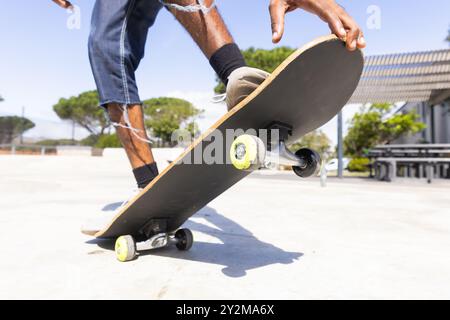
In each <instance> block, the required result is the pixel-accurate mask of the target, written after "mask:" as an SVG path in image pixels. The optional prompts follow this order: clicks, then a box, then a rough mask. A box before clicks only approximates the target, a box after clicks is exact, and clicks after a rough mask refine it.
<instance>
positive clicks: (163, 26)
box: [0, 0, 450, 140]
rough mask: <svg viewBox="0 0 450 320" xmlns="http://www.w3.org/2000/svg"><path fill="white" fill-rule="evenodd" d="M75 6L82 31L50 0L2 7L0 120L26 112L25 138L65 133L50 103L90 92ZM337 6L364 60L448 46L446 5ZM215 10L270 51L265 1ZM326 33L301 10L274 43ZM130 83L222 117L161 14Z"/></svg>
mask: <svg viewBox="0 0 450 320" xmlns="http://www.w3.org/2000/svg"><path fill="white" fill-rule="evenodd" d="M74 3H75V4H77V5H78V6H80V8H81V28H80V29H75V30H70V29H68V28H67V27H66V22H67V19H68V17H69V14H68V13H67V12H65V11H64V10H62V9H60V8H59V7H57V6H56V5H54V4H53V3H52V2H51V1H50V0H40V1H35V0H25V1H3V2H2V6H1V10H0V36H1V39H2V42H3V45H2V47H1V50H0V70H1V76H0V94H1V95H2V96H3V97H4V98H5V102H3V103H0V114H20V113H21V109H22V106H25V107H26V115H27V116H29V117H30V118H32V119H33V120H34V121H35V122H37V123H38V125H40V127H41V128H40V129H39V130H38V129H35V130H34V132H31V133H29V134H31V135H35V136H38V135H42V136H44V135H47V136H52V135H66V134H68V133H69V132H70V130H67V127H66V126H61V125H59V121H58V118H57V117H56V115H55V114H54V113H53V111H52V105H53V104H55V103H56V102H57V101H58V99H59V98H60V97H69V96H72V95H77V94H79V93H81V92H83V91H85V90H91V89H94V88H95V85H94V81H93V78H92V75H91V72H90V67H89V61H88V58H87V49H86V47H87V38H88V33H89V20H90V14H91V11H92V7H93V4H94V0H74ZM339 3H340V4H341V5H343V6H344V7H345V8H346V9H347V11H348V12H349V13H350V14H351V15H353V16H354V18H355V19H356V20H357V21H358V22H359V23H360V25H361V26H362V27H363V29H364V31H365V34H366V39H367V42H368V47H367V49H366V50H365V53H366V55H372V54H382V53H393V52H408V51H423V50H432V49H442V48H446V47H448V45H447V44H446V43H445V42H444V40H443V39H444V38H445V37H446V34H447V30H448V28H449V26H450V15H449V12H450V1H448V0H428V1H407V0H395V1H392V0H370V1H365V0H353V1H350V0H345V1H340V2H339ZM217 4H218V6H219V8H220V11H221V13H222V14H223V16H224V19H225V21H226V23H227V24H228V26H229V28H230V30H231V32H232V34H233V36H234V38H235V40H236V42H237V43H238V44H239V46H240V47H241V48H248V47H250V46H254V47H260V48H266V49H270V48H273V47H274V45H273V44H272V43H271V32H270V20H269V15H268V11H267V7H268V0H217ZM370 5H376V6H378V7H379V8H380V10H381V28H380V29H379V30H374V29H369V28H368V27H367V25H366V22H367V20H368V17H369V15H368V13H367V8H368V7H369V6H370ZM327 33H329V31H328V27H327V25H326V24H324V23H323V22H322V21H321V20H319V19H318V18H317V17H315V16H312V15H311V14H309V13H305V12H301V11H298V12H294V13H290V14H289V15H288V18H287V21H286V33H285V37H284V38H283V40H282V42H281V44H280V45H286V46H291V47H298V46H301V45H302V44H304V43H306V42H308V41H309V40H312V39H314V38H315V37H317V36H320V35H323V34H327ZM137 78H138V81H139V84H140V93H141V98H142V99H146V98H151V97H157V96H164V95H173V96H179V97H184V98H187V99H190V100H191V101H192V102H194V103H195V104H197V105H198V107H200V108H204V109H207V110H208V111H207V112H206V113H205V116H204V119H203V120H201V121H202V126H203V127H204V126H207V125H209V124H210V123H212V121H213V120H214V118H216V117H219V116H220V115H221V114H222V113H223V112H224V109H223V107H220V106H214V105H212V106H211V105H210V104H209V102H208V100H209V96H210V95H211V94H212V88H213V87H214V84H215V82H214V73H213V71H212V70H211V68H210V67H209V64H208V62H207V60H206V59H205V58H204V57H203V55H202V54H201V52H200V50H199V49H198V48H197V47H196V46H195V45H194V43H193V42H192V40H191V39H190V37H189V36H188V34H187V33H186V32H185V31H184V30H183V29H182V28H181V27H180V26H179V25H178V23H177V22H176V21H175V20H174V18H173V17H172V16H171V15H170V14H169V13H168V12H166V11H165V10H163V11H161V13H160V16H159V17H158V19H157V21H156V25H155V26H154V27H153V28H152V29H151V31H150V33H149V39H148V43H147V48H146V57H145V59H144V61H143V62H142V64H141V66H140V69H139V70H138V73H137ZM347 114H350V113H347ZM50 124H54V127H51V125H50ZM57 124H58V125H57ZM52 128H53V129H52ZM55 128H61V131H58V130H59V129H55ZM333 129H334V126H333V125H330V126H329V128H328V129H327V130H326V131H329V132H330V133H331V134H333ZM79 134H82V131H79ZM332 138H333V137H332ZM333 140H334V138H333Z"/></svg>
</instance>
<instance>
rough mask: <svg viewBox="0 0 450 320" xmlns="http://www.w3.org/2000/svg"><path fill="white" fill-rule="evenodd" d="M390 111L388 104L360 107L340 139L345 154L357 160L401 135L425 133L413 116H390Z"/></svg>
mask: <svg viewBox="0 0 450 320" xmlns="http://www.w3.org/2000/svg"><path fill="white" fill-rule="evenodd" d="M393 107H394V106H393V105H391V104H373V105H371V106H370V107H362V108H361V111H360V112H359V113H357V114H355V115H354V116H353V119H352V120H351V122H350V128H349V130H348V133H347V136H346V137H345V139H344V152H345V154H346V155H348V156H351V157H355V158H361V157H364V155H365V151H366V150H367V149H370V148H373V147H375V146H376V145H378V144H386V143H389V142H391V141H393V140H395V139H398V138H400V137H401V136H403V135H407V134H415V133H417V132H420V131H422V130H423V129H425V127H426V126H425V124H423V123H422V122H419V121H417V120H418V118H419V116H418V115H417V114H416V113H414V112H409V113H405V114H394V115H392V116H390V113H391V112H392V109H393Z"/></svg>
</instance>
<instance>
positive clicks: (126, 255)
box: [115, 219, 194, 262]
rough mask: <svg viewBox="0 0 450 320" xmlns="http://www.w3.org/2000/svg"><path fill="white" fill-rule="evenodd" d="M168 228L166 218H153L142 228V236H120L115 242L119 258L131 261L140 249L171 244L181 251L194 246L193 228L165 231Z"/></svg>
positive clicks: (151, 248)
mask: <svg viewBox="0 0 450 320" xmlns="http://www.w3.org/2000/svg"><path fill="white" fill-rule="evenodd" d="M166 228H167V221H166V220H165V219H152V220H150V221H149V223H147V225H146V226H145V227H144V228H143V229H142V236H141V237H140V238H136V239H135V238H134V237H133V236H131V235H126V236H120V237H119V238H117V240H116V244H115V252H116V257H117V259H118V260H119V261H122V262H126V261H131V260H134V259H135V258H136V257H137V255H138V252H139V251H148V250H153V249H158V248H163V247H167V246H168V245H170V244H173V245H175V246H176V247H177V248H178V250H181V251H187V250H189V249H190V248H191V247H192V244H193V243H194V236H193V234H192V232H191V230H189V229H179V230H177V231H176V232H164V231H163V230H167V229H166ZM137 239H139V240H137ZM141 239H143V240H141Z"/></svg>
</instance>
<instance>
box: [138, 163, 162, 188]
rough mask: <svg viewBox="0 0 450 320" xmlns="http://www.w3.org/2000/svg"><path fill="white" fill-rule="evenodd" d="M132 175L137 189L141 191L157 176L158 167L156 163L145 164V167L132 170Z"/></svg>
mask: <svg viewBox="0 0 450 320" xmlns="http://www.w3.org/2000/svg"><path fill="white" fill-rule="evenodd" d="M133 174H134V177H135V178H136V182H137V185H138V187H139V188H141V189H143V188H145V187H146V186H147V185H148V184H149V183H150V182H152V180H153V179H155V178H156V176H157V175H158V174H159V173H158V166H157V165H156V162H153V163H150V164H146V165H145V166H142V167H139V168H136V169H134V170H133Z"/></svg>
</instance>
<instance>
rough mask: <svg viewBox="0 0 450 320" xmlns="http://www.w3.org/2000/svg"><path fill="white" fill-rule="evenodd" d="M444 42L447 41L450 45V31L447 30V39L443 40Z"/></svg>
mask: <svg viewBox="0 0 450 320" xmlns="http://www.w3.org/2000/svg"><path fill="white" fill-rule="evenodd" d="M445 41H447V42H448V43H450V29H448V36H447V39H445Z"/></svg>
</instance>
